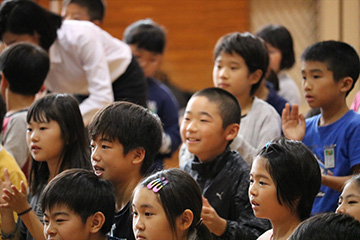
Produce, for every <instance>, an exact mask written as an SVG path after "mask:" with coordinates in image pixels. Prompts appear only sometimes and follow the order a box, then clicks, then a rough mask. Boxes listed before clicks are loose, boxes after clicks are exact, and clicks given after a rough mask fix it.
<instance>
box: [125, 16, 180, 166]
mask: <svg viewBox="0 0 360 240" xmlns="http://www.w3.org/2000/svg"><path fill="white" fill-rule="evenodd" d="M123 40H124V42H126V43H127V44H129V46H130V48H131V50H132V53H133V55H134V56H135V57H136V59H137V60H138V62H139V64H140V66H141V67H142V69H143V71H144V73H145V77H146V79H147V85H148V91H147V94H148V99H147V107H148V108H149V109H150V110H151V111H153V112H154V113H156V114H157V115H158V116H159V117H160V119H161V121H162V123H163V128H164V135H163V141H162V145H161V148H160V151H159V154H158V155H157V156H156V157H155V166H154V167H153V168H154V169H155V170H156V169H163V160H164V158H168V157H171V155H172V154H173V153H174V152H175V151H176V150H177V149H178V147H179V145H180V142H181V139H180V133H179V115H178V111H179V105H178V103H177V100H176V98H175V96H174V95H173V93H172V92H171V90H170V89H169V88H168V87H166V86H165V84H163V83H161V82H160V81H158V80H157V79H155V78H154V74H155V72H156V71H157V70H158V69H159V68H160V66H161V63H162V59H163V54H164V50H165V44H166V39H165V32H164V30H163V29H162V27H160V26H159V25H158V24H156V23H155V22H153V21H152V20H151V19H145V20H139V21H136V22H134V23H132V24H131V25H130V26H128V27H127V28H126V29H125V32H124V37H123Z"/></svg>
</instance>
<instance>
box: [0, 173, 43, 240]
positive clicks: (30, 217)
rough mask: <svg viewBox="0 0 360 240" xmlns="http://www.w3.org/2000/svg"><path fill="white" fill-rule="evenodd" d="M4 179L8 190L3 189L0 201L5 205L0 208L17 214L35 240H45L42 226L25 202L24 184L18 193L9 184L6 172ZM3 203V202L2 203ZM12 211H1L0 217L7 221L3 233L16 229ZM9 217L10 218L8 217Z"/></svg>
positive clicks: (22, 183) (25, 191)
mask: <svg viewBox="0 0 360 240" xmlns="http://www.w3.org/2000/svg"><path fill="white" fill-rule="evenodd" d="M4 178H5V182H6V185H7V186H10V188H8V187H7V188H4V190H3V193H4V195H3V196H2V199H3V200H4V201H5V203H2V204H1V205H0V207H1V208H8V209H11V210H12V211H15V212H17V213H18V216H19V217H20V218H21V220H22V221H23V223H24V224H25V225H26V227H27V229H28V231H29V232H30V234H31V235H32V236H33V238H34V239H35V240H45V237H44V234H43V228H44V226H43V224H42V223H41V221H40V220H39V218H38V217H37V216H36V214H35V212H34V211H32V209H31V206H30V204H29V203H28V201H27V190H26V186H25V183H24V182H21V185H20V188H21V190H20V191H19V190H18V189H17V188H16V187H15V186H14V185H12V184H11V180H10V176H9V173H8V171H7V170H5V171H4ZM4 201H3V202H4ZM12 211H5V210H4V211H2V217H5V218H6V219H7V220H6V222H7V225H6V226H4V225H3V226H2V228H3V231H4V232H5V233H9V232H11V231H14V230H15V229H16V227H15V221H14V218H13V216H12V214H10V213H12ZM10 216H11V217H10ZM2 222H5V219H4V218H2Z"/></svg>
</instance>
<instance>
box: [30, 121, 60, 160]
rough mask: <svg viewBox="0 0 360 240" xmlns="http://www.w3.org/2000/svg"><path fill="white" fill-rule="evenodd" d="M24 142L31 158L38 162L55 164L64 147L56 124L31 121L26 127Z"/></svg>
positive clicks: (54, 122) (53, 122)
mask: <svg viewBox="0 0 360 240" xmlns="http://www.w3.org/2000/svg"><path fill="white" fill-rule="evenodd" d="M26 140H27V143H28V148H29V150H30V153H31V156H32V157H33V158H34V159H35V160H36V161H39V162H42V161H46V162H48V164H49V163H51V162H52V163H54V164H57V163H58V162H59V161H60V155H61V152H62V150H63V147H64V141H63V138H62V136H61V129H60V126H59V124H58V122H56V121H53V120H51V121H50V122H35V121H34V120H33V119H31V120H30V123H29V124H28V127H27V132H26Z"/></svg>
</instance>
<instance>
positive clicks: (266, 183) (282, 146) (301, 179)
mask: <svg viewBox="0 0 360 240" xmlns="http://www.w3.org/2000/svg"><path fill="white" fill-rule="evenodd" d="M320 185H321V173H320V168H319V166H318V163H317V161H316V158H315V157H314V155H313V154H312V152H311V151H310V150H309V149H308V148H307V147H305V145H304V144H302V143H301V142H298V141H292V140H287V139H285V138H279V139H276V140H273V141H271V142H269V143H267V144H266V145H265V147H263V148H262V149H261V150H260V152H259V154H258V155H257V156H256V157H255V159H254V162H253V165H252V167H251V171H250V188H249V198H250V202H251V205H252V208H253V211H254V214H255V216H257V217H259V218H266V219H269V220H270V221H271V224H272V229H271V230H269V231H267V232H265V233H264V234H263V235H262V236H260V237H259V238H258V239H259V240H280V239H288V237H289V236H290V235H291V234H292V232H293V231H294V230H295V228H296V227H297V226H298V225H299V223H300V222H301V221H303V220H305V219H307V218H308V217H309V216H310V212H311V208H312V204H313V202H314V198H315V196H316V194H317V193H318V191H319V189H320Z"/></svg>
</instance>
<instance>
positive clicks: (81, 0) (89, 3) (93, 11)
mask: <svg viewBox="0 0 360 240" xmlns="http://www.w3.org/2000/svg"><path fill="white" fill-rule="evenodd" d="M71 3H74V4H77V5H79V6H80V7H83V8H86V9H87V12H88V14H89V17H90V21H94V20H100V21H101V22H102V21H103V20H104V16H105V11H106V5H105V2H104V1H103V0H64V1H63V8H66V6H67V5H69V4H71Z"/></svg>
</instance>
